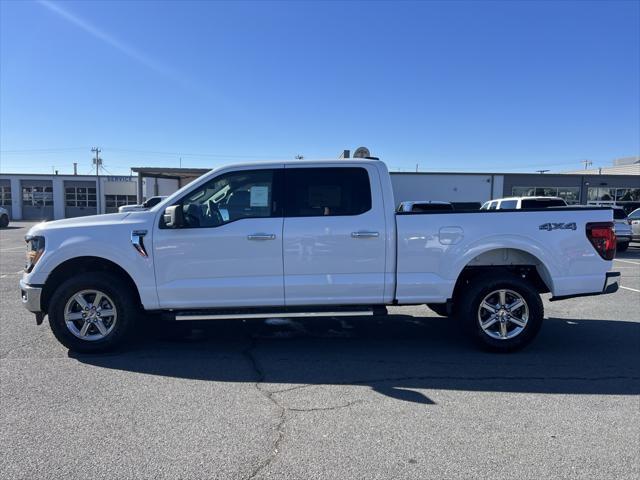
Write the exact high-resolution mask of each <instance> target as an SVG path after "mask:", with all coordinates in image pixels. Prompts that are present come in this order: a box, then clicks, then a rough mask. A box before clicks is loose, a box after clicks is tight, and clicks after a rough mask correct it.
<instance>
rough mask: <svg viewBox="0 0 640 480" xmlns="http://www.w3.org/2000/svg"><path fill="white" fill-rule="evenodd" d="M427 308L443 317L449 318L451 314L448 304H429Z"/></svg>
mask: <svg viewBox="0 0 640 480" xmlns="http://www.w3.org/2000/svg"><path fill="white" fill-rule="evenodd" d="M427 307H429V308H430V309H431V310H433V311H434V312H436V313H437V314H438V315H440V316H441V317H448V316H449V313H448V312H447V304H446V303H427Z"/></svg>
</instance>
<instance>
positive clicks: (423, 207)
mask: <svg viewBox="0 0 640 480" xmlns="http://www.w3.org/2000/svg"><path fill="white" fill-rule="evenodd" d="M411 211H412V212H451V211H453V205H447V204H440V203H416V204H414V205H413V208H412V209H411Z"/></svg>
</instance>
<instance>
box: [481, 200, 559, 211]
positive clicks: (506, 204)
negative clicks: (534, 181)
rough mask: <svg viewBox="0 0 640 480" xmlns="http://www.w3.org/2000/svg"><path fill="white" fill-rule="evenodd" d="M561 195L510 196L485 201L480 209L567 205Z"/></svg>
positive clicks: (515, 208) (535, 207) (514, 208)
mask: <svg viewBox="0 0 640 480" xmlns="http://www.w3.org/2000/svg"><path fill="white" fill-rule="evenodd" d="M566 206H567V202H565V201H564V199H563V198H560V197H508V198H497V199H495V200H490V201H488V202H485V203H484V204H483V205H482V207H480V210H520V209H523V210H525V209H537V208H550V207H566Z"/></svg>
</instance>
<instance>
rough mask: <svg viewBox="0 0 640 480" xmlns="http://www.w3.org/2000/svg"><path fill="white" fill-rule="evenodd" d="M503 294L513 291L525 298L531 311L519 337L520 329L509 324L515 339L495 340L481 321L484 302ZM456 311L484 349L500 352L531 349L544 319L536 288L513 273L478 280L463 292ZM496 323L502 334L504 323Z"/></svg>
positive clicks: (473, 281) (466, 328)
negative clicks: (481, 307) (481, 305)
mask: <svg viewBox="0 0 640 480" xmlns="http://www.w3.org/2000/svg"><path fill="white" fill-rule="evenodd" d="M500 290H509V291H512V292H514V293H515V294H517V295H519V296H520V297H522V299H523V300H524V302H525V303H526V308H527V309H528V320H527V321H526V323H525V325H524V327H521V328H522V330H520V331H519V333H516V331H517V329H518V328H520V327H518V326H517V325H515V324H512V323H509V322H505V325H507V328H512V329H513V333H514V335H515V336H513V338H494V337H492V336H490V334H489V333H487V332H485V331H484V330H483V328H482V327H481V325H480V319H479V318H478V317H479V310H480V304H481V302H482V301H483V300H484V299H485V297H487V296H488V295H490V294H492V293H493V292H497V291H500ZM492 298H493V297H492ZM506 303H508V302H506ZM456 307H457V308H456V312H457V314H458V316H459V318H460V319H461V321H462V322H463V325H464V329H465V331H466V332H467V333H468V334H469V335H470V336H471V337H472V338H473V339H474V340H475V341H476V343H478V344H479V345H480V346H481V347H483V348H485V349H488V350H492V351H496V352H512V351H515V350H519V349H521V348H524V347H525V346H527V345H528V344H529V343H531V341H532V340H533V339H534V338H535V337H536V335H537V334H538V332H539V331H540V327H542V319H543V317H544V307H543V305H542V299H541V298H540V294H539V293H538V291H537V290H536V289H535V287H534V286H533V285H531V283H529V282H527V281H526V280H524V279H523V278H521V277H518V276H516V275H512V274H509V273H506V274H491V275H488V276H483V277H482V279H479V278H476V279H474V280H472V281H471V282H470V284H469V285H468V286H467V287H466V289H465V290H464V291H462V292H460V294H459V296H458V301H457V302H456ZM521 308H522V307H521ZM514 312H515V313H516V315H517V312H520V313H522V312H523V310H516V309H514ZM483 314H486V315H489V316H490V315H491V314H490V313H489V312H488V311H485V310H483ZM498 318H501V317H498ZM496 323H497V326H496V327H495V328H497V329H498V330H499V329H500V324H501V323H502V322H500V321H496ZM509 333H511V332H509ZM494 335H499V332H494Z"/></svg>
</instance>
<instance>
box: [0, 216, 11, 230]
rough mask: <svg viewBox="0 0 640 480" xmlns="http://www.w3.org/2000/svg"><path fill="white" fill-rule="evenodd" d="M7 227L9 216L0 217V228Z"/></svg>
mask: <svg viewBox="0 0 640 480" xmlns="http://www.w3.org/2000/svg"><path fill="white" fill-rule="evenodd" d="M8 226H9V216H8V215H2V216H1V217H0V227H2V228H5V227H8Z"/></svg>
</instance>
